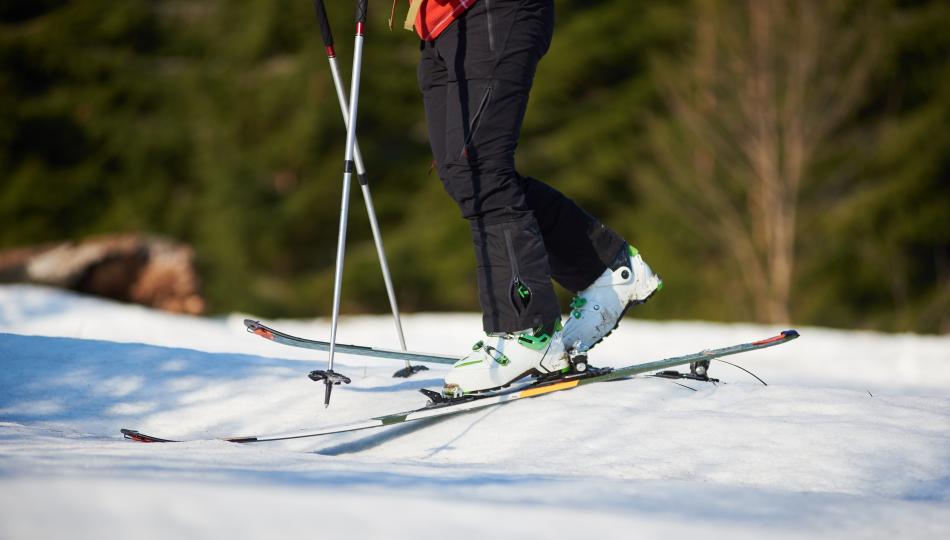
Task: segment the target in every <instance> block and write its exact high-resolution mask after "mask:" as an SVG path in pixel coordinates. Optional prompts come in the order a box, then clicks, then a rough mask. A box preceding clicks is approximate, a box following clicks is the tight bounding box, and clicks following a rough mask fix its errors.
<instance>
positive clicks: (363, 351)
mask: <svg viewBox="0 0 950 540" xmlns="http://www.w3.org/2000/svg"><path fill="white" fill-rule="evenodd" d="M244 326H245V327H246V328H247V331H248V332H250V333H252V334H257V335H259V336H261V337H262V338H264V339H269V340H271V341H274V342H276V343H280V344H283V345H290V346H291V347H302V348H304V349H313V350H317V351H329V350H330V342H328V341H317V340H314V339H307V338H302V337H298V336H292V335H290V334H285V333H284V332H280V331H278V330H274V329H273V328H269V327H267V326H265V325H263V324H261V323H260V321H254V320H251V319H244ZM336 352H338V353H343V354H353V355H357V356H373V357H376V358H387V359H390V360H406V361H409V362H428V363H432V364H448V365H452V364H454V363H456V362H458V361H459V357H456V356H450V355H443V354H432V353H424V352H411V351H396V350H391V349H377V348H375V347H365V346H363V345H346V344H343V343H337V344H336Z"/></svg>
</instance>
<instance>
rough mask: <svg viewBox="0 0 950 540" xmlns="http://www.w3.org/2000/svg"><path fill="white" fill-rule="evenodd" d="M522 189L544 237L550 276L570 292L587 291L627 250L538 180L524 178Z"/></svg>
mask: <svg viewBox="0 0 950 540" xmlns="http://www.w3.org/2000/svg"><path fill="white" fill-rule="evenodd" d="M524 189H525V194H526V197H527V202H528V206H529V207H530V208H531V211H532V212H533V213H534V217H535V219H536V220H537V222H538V225H539V226H540V228H541V234H542V235H543V237H544V246H545V249H547V253H548V261H549V263H550V265H551V275H552V276H553V277H554V279H555V280H556V281H557V282H558V283H560V284H561V285H562V286H563V287H564V288H565V289H567V290H569V291H571V292H575V293H576V292H578V291H581V290H583V289H585V288H587V287H588V286H589V285H590V284H591V283H593V282H594V280H596V279H597V278H598V277H599V276H600V275H601V274H603V273H604V270H606V269H607V268H608V267H610V266H611V265H612V264H613V263H614V262H615V260H616V258H617V254H618V253H620V252H621V250H622V249H624V248H625V247H626V242H625V241H624V239H623V237H621V236H620V235H619V234H617V233H616V232H614V231H613V230H612V229H610V228H609V227H607V226H606V225H604V224H603V223H601V222H600V221H598V220H597V219H595V218H594V217H593V216H591V215H590V214H588V213H587V212H585V211H584V210H583V209H582V208H581V207H579V206H578V205H577V204H575V203H574V201H572V200H571V199H569V198H568V197H566V196H565V195H564V194H562V193H561V192H559V191H557V190H556V189H554V188H552V187H551V186H549V185H547V184H545V183H544V182H541V181H540V180H537V179H535V178H531V177H525V178H524Z"/></svg>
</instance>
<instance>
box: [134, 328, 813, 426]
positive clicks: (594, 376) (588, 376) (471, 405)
mask: <svg viewBox="0 0 950 540" xmlns="http://www.w3.org/2000/svg"><path fill="white" fill-rule="evenodd" d="M798 336H799V334H798V332H797V331H795V330H786V331H784V332H782V333H781V334H779V335H777V336H774V337H771V338H767V339H762V340H759V341H753V342H751V343H742V344H739V345H733V346H731V347H722V348H719V349H707V350H704V351H699V352H696V353H693V354H687V355H684V356H676V357H672V358H667V359H665V360H657V361H655V362H647V363H643V364H634V365H630V366H625V367H620V368H615V369H611V368H605V369H601V370H592V371H590V372H589V373H582V374H576V375H569V376H566V377H563V378H559V379H555V380H548V381H543V382H538V383H534V384H527V385H523V386H520V387H516V388H508V389H504V390H499V391H496V392H487V393H484V394H478V395H473V396H466V397H462V398H459V399H458V400H449V401H444V402H439V403H432V404H429V405H427V406H425V407H422V408H419V409H414V410H411V411H405V412H400V413H395V414H389V415H385V416H379V417H376V418H371V419H368V420H364V421H361V422H355V423H352V424H346V425H342V426H335V427H327V428H320V429H313V430H306V429H304V430H298V431H294V432H289V433H280V434H274V435H258V436H250V437H221V438H217V440H224V441H228V442H236V443H252V442H267V441H283V440H290V439H302V438H308V437H319V436H322V435H331V434H334V433H345V432H349V431H358V430H363V429H372V428H377V427H384V426H393V425H396V424H403V423H406V422H412V421H416V420H423V419H426V418H436V417H441V416H449V415H453V414H458V413H461V412H465V411H471V410H474V409H481V408H484V407H490V406H493V405H500V404H502V403H507V402H509V401H515V400H518V399H523V398H529V397H536V396H541V395H544V394H549V393H552V392H558V391H561V390H569V389H571V388H576V387H578V386H583V385H585V384H593V383H598V382H606V381H613V380H617V379H623V378H627V377H632V376H634V375H639V374H643V373H649V372H652V371H658V370H661V369H666V368H670V367H675V366H681V365H685V364H689V363H692V362H698V361H702V360H713V359H716V358H721V357H723V356H729V355H733V354H739V353H743V352H748V351H754V350H758V349H764V348H767V347H774V346H775V345H780V344H782V343H788V342H789V341H791V340H793V339H795V338H797V337H798ZM122 435H123V436H124V437H125V438H127V439H131V440H133V441H138V442H181V441H175V440H171V439H164V438H160V437H154V436H151V435H146V434H144V433H141V432H139V431H136V430H133V429H123V430H122Z"/></svg>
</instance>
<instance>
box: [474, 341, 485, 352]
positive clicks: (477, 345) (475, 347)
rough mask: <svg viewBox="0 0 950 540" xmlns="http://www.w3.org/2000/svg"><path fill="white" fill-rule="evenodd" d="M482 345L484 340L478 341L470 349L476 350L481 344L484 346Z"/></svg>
mask: <svg viewBox="0 0 950 540" xmlns="http://www.w3.org/2000/svg"><path fill="white" fill-rule="evenodd" d="M484 345H485V342H484V341H479V342H478V343H476V344H474V345H472V350H473V351H477V350H479V349H481V348H482V346H484Z"/></svg>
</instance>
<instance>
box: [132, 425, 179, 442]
mask: <svg viewBox="0 0 950 540" xmlns="http://www.w3.org/2000/svg"><path fill="white" fill-rule="evenodd" d="M122 436H123V437H125V438H126V439H130V440H133V441H135V442H143V443H163V442H180V441H176V440H173V439H162V438H160V437H153V436H151V435H146V434H144V433H141V432H139V431H136V430H134V429H124V428H123V429H122Z"/></svg>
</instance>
